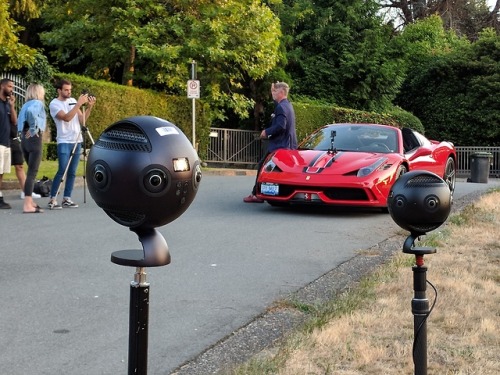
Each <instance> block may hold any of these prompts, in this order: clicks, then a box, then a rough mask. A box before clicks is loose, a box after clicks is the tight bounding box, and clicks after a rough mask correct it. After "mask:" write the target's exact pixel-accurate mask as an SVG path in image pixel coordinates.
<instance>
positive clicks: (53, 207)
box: [48, 200, 62, 210]
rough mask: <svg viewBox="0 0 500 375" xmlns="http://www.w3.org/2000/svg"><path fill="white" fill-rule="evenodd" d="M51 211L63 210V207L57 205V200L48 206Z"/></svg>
mask: <svg viewBox="0 0 500 375" xmlns="http://www.w3.org/2000/svg"><path fill="white" fill-rule="evenodd" d="M48 207H49V210H62V207H61V206H59V205H58V204H57V201H56V200H51V201H50V202H49V204H48Z"/></svg>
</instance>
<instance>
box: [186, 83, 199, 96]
mask: <svg viewBox="0 0 500 375" xmlns="http://www.w3.org/2000/svg"><path fill="white" fill-rule="evenodd" d="M187 97H188V98H189V99H199V98H200V81H198V80H195V79H190V80H189V81H188V82H187Z"/></svg>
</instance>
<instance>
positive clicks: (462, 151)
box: [456, 146, 500, 177]
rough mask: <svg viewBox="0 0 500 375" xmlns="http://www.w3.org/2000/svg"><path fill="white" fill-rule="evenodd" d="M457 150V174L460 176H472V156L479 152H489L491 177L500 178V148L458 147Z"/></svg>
mask: <svg viewBox="0 0 500 375" xmlns="http://www.w3.org/2000/svg"><path fill="white" fill-rule="evenodd" d="M456 149H457V162H458V163H457V174H458V175H459V176H464V175H469V174H470V160H471V156H472V155H474V154H475V153H478V152H480V153H481V152H488V153H490V154H491V155H492V157H491V158H490V176H493V177H500V147H463V146H456Z"/></svg>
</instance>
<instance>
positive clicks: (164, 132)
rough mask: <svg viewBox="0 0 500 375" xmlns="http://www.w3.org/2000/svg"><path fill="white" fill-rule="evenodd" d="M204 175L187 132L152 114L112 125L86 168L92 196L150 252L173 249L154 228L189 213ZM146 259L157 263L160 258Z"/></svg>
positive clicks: (102, 137) (100, 140) (92, 154)
mask: <svg viewBox="0 0 500 375" xmlns="http://www.w3.org/2000/svg"><path fill="white" fill-rule="evenodd" d="M201 177H202V175H201V167H200V161H199V159H198V155H197V153H196V151H195V150H194V148H193V146H192V145H191V143H190V141H189V140H188V138H187V137H186V136H185V135H184V133H182V131H181V130H180V129H179V128H178V127H176V126H175V125H174V124H172V123H170V122H168V121H166V120H163V119H160V118H157V117H152V116H138V117H130V118H126V119H124V120H121V121H118V122H116V123H114V124H113V125H111V126H109V127H108V128H107V129H106V130H105V131H104V132H103V133H102V134H101V136H100V137H99V139H98V140H97V142H96V143H95V145H94V146H93V147H92V148H91V150H90V154H89V159H88V164H87V168H86V178H87V181H88V186H89V191H90V194H91V196H92V198H93V199H94V200H95V202H96V203H97V205H98V206H99V207H101V208H102V209H103V210H104V212H106V214H107V215H108V216H109V217H110V218H111V219H113V220H114V221H116V222H117V223H118V224H121V225H124V226H127V227H129V228H130V229H131V230H132V231H134V232H136V233H137V234H138V236H139V239H140V241H141V242H142V244H143V247H144V251H145V253H146V252H147V251H146V248H153V249H151V251H152V252H153V253H158V252H160V253H165V252H166V251H167V250H168V248H167V247H166V243H163V242H164V239H163V237H161V235H159V234H158V233H157V232H156V231H155V230H153V228H156V227H159V226H162V225H165V224H167V223H169V222H171V221H173V220H175V219H176V218H178V217H179V216H180V215H182V214H183V213H184V211H186V209H187V208H188V207H189V205H190V204H191V202H192V201H193V199H194V197H195V196H196V193H197V192H198V187H199V185H200V181H201ZM155 247H160V248H163V249H160V250H158V249H155ZM147 256H148V254H145V258H147ZM155 257H156V255H155ZM162 257H163V258H162V259H163V261H166V258H165V257H164V256H162ZM145 263H146V265H147V266H151V265H156V264H153V263H155V261H154V260H153V261H151V262H145ZM160 263H161V261H160Z"/></svg>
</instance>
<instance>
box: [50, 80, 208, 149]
mask: <svg viewBox="0 0 500 375" xmlns="http://www.w3.org/2000/svg"><path fill="white" fill-rule="evenodd" d="M55 78H56V79H60V78H65V79H69V80H70V81H71V83H72V85H73V89H72V91H73V97H74V98H78V96H79V95H80V93H81V92H82V90H83V89H87V90H89V91H90V92H91V93H92V94H93V95H95V96H96V97H97V102H96V104H95V106H94V108H93V110H92V114H91V115H90V117H89V120H88V122H87V123H86V125H87V128H88V130H89V132H90V133H91V135H92V137H93V138H94V140H96V139H97V138H98V137H99V136H100V134H101V133H102V132H103V131H104V130H105V129H106V128H107V127H109V126H110V125H111V124H113V123H115V122H116V121H119V120H122V119H124V118H127V117H132V116H141V115H147V116H157V117H160V118H163V119H166V120H168V121H170V122H172V123H173V124H175V125H176V126H177V127H179V128H180V129H181V130H182V131H183V132H184V134H185V135H186V136H187V137H188V138H189V139H190V140H191V139H192V99H188V98H187V97H178V96H168V95H166V94H163V93H158V92H155V91H152V90H142V89H139V88H136V87H129V86H122V85H118V84H115V83H110V82H106V81H96V80H93V79H90V78H86V77H82V76H79V75H76V74H59V75H58V76H57V77H55ZM208 118H209V117H208V112H207V106H206V105H205V104H204V103H203V102H202V101H201V100H196V139H197V143H206V142H208V134H209V132H210V123H209V120H208ZM52 127H54V124H52ZM52 137H53V140H54V139H55V130H54V131H52ZM202 149H203V148H202ZM200 157H202V155H200Z"/></svg>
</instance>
